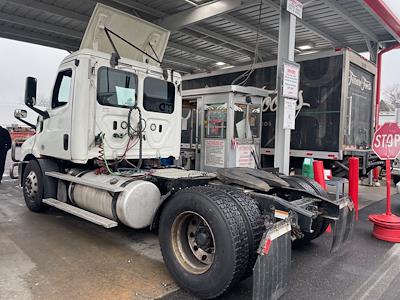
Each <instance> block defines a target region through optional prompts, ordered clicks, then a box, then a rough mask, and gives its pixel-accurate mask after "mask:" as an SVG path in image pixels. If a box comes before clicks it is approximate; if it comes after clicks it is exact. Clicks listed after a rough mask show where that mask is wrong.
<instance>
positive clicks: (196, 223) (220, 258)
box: [159, 186, 249, 299]
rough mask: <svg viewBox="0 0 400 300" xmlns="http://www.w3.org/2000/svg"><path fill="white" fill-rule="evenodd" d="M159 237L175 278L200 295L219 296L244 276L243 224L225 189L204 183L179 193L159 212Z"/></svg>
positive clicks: (245, 242) (245, 243) (246, 251)
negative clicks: (204, 184)
mask: <svg viewBox="0 0 400 300" xmlns="http://www.w3.org/2000/svg"><path fill="white" fill-rule="evenodd" d="M159 239H160V245H161V252H162V255H163V257H164V261H165V264H166V266H167V268H168V270H169V272H170V273H171V275H172V276H173V277H174V279H175V281H176V282H177V283H178V284H179V285H180V286H181V287H182V288H183V289H185V290H187V291H188V292H190V293H192V294H193V295H195V296H197V297H199V298H207V299H209V298H215V297H217V296H219V295H221V294H222V293H224V292H225V291H226V290H228V289H229V288H231V287H232V286H233V285H234V284H235V283H236V282H238V281H239V280H240V279H241V278H242V277H243V275H244V274H245V271H246V267H247V263H248V259H249V248H248V237H247V232H246V227H245V223H244V220H243V217H242V215H241V213H240V211H239V210H238V208H237V206H236V204H235V203H234V201H233V200H232V199H231V198H230V197H229V196H228V195H226V193H224V192H223V191H219V190H216V189H215V188H211V187H207V186H202V187H192V188H188V189H185V190H182V191H180V192H178V193H176V194H175V195H174V196H173V198H171V199H170V200H169V202H168V203H167V204H166V206H165V208H164V210H163V212H162V214H161V219H160V226H159Z"/></svg>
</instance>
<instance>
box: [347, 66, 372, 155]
mask: <svg viewBox="0 0 400 300" xmlns="http://www.w3.org/2000/svg"><path fill="white" fill-rule="evenodd" d="M348 80H349V82H348V94H347V98H346V101H345V103H346V106H347V109H346V111H347V119H346V122H345V127H344V146H345V149H346V150H351V149H369V148H370V146H371V138H372V136H371V132H372V131H371V124H373V107H374V105H373V103H372V102H373V100H374V97H373V82H374V75H373V74H371V73H369V72H368V71H366V70H365V69H363V68H361V67H359V66H357V65H355V64H353V63H350V67H349V75H348Z"/></svg>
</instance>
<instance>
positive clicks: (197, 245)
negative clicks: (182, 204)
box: [171, 211, 215, 274]
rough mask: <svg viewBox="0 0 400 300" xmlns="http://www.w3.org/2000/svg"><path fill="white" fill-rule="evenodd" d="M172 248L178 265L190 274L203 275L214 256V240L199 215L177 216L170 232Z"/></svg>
mask: <svg viewBox="0 0 400 300" xmlns="http://www.w3.org/2000/svg"><path fill="white" fill-rule="evenodd" d="M171 239H172V247H173V250H174V254H175V256H176V258H177V260H178V262H179V264H180V265H181V266H182V267H183V268H185V269H186V270H187V271H188V272H190V273H192V274H203V273H205V272H207V270H208V269H209V268H210V267H211V265H212V264H213V262H214V256H215V239H214V234H213V232H212V230H211V227H210V225H209V224H208V223H207V221H206V220H205V219H204V218H203V217H202V216H201V215H199V214H197V213H195V212H191V211H186V212H183V213H181V214H179V215H178V216H177V217H176V219H175V220H174V223H173V224H172V230H171Z"/></svg>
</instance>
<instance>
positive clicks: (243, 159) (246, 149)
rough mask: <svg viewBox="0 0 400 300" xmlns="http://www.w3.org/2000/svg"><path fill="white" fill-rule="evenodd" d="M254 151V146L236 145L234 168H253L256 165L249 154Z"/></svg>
mask: <svg viewBox="0 0 400 300" xmlns="http://www.w3.org/2000/svg"><path fill="white" fill-rule="evenodd" d="M252 151H255V148H254V145H238V146H237V148H236V167H244V168H255V167H256V163H255V161H254V157H253V155H252V154H251V152H252Z"/></svg>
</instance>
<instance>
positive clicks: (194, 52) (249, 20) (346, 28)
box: [0, 0, 400, 72]
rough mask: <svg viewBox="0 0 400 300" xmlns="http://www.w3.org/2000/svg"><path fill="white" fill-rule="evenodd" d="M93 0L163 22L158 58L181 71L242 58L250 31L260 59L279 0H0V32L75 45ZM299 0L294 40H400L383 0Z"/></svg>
mask: <svg viewBox="0 0 400 300" xmlns="http://www.w3.org/2000/svg"><path fill="white" fill-rule="evenodd" d="M97 2H101V3H103V4H106V5H109V6H112V7H114V8H117V9H119V10H122V11H124V12H128V13H130V14H134V15H135V16H139V17H141V18H143V19H145V20H148V21H150V22H154V23H157V24H158V25H160V26H162V27H165V28H167V29H168V30H170V31H171V36H170V40H169V43H168V47H167V50H166V52H165V56H164V63H165V64H166V65H167V66H168V67H172V68H174V69H176V70H179V71H182V72H200V71H207V70H213V69H218V68H222V67H226V66H231V65H232V66H240V65H246V64H249V62H251V61H252V59H253V55H254V50H255V46H256V37H257V32H258V35H259V56H260V58H259V59H260V60H261V61H266V60H271V59H274V58H275V57H276V55H277V51H278V34H279V8H280V7H279V0H213V1H210V0H168V1H166V0H100V1H92V0H0V37H4V38H9V39H15V40H20V41H26V42H31V43H35V44H40V45H45V46H50V47H56V48H61V49H66V50H69V51H74V50H77V49H78V48H79V46H80V41H81V38H82V36H83V34H84V31H85V28H86V26H87V24H88V21H89V19H90V15H91V13H92V11H93V9H94V7H95V5H96V3H97ZM302 2H303V4H304V8H303V18H302V19H301V20H300V19H298V22H297V27H296V46H301V45H309V47H311V48H312V49H310V50H311V51H319V50H326V49H332V48H338V47H350V48H352V49H354V50H356V51H358V52H364V51H368V50H371V47H372V46H373V45H376V44H377V43H380V42H390V41H400V22H399V20H398V19H397V18H396V17H395V16H394V14H393V13H392V12H391V11H390V9H388V7H387V6H386V5H385V4H384V3H383V2H382V0H303V1H302ZM260 3H261V5H260ZM258 24H260V25H259V26H258ZM133 42H134V41H133ZM310 50H309V51H310ZM303 52H304V51H303ZM298 53H301V52H300V50H298Z"/></svg>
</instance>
